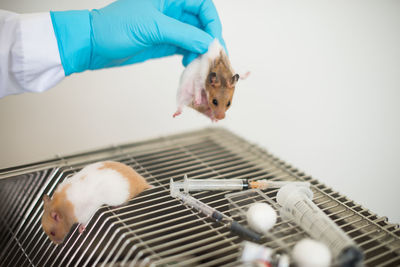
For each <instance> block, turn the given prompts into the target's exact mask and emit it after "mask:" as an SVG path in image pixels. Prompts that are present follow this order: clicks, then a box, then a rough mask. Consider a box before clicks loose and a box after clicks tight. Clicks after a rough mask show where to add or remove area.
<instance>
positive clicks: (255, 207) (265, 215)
mask: <svg viewBox="0 0 400 267" xmlns="http://www.w3.org/2000/svg"><path fill="white" fill-rule="evenodd" d="M246 216H247V222H248V223H249V226H250V228H252V229H253V230H254V231H256V232H259V233H266V232H268V230H269V229H271V228H272V227H273V226H274V224H275V223H276V217H277V216H276V212H275V210H274V209H273V208H272V207H271V206H270V205H268V204H267V203H262V202H259V203H254V204H252V205H251V206H250V208H249V209H248V210H247V214H246Z"/></svg>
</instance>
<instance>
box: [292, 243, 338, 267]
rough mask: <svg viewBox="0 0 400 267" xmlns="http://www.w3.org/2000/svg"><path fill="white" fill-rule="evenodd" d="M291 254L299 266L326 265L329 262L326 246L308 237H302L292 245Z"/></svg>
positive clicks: (328, 252)
mask: <svg viewBox="0 0 400 267" xmlns="http://www.w3.org/2000/svg"><path fill="white" fill-rule="evenodd" d="M292 256H293V259H294V261H295V262H296V263H297V265H298V266H299V267H327V266H329V265H330V262H331V252H330V251H329V249H328V247H327V246H326V245H325V244H323V243H321V242H318V241H315V240H312V239H309V238H305V239H302V240H301V241H300V242H298V243H297V244H296V245H295V246H294V248H293V251H292Z"/></svg>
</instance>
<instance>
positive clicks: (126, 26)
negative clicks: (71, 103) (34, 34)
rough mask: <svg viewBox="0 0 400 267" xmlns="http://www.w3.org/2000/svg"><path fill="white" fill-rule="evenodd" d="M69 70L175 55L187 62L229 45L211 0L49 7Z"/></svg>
mask: <svg viewBox="0 0 400 267" xmlns="http://www.w3.org/2000/svg"><path fill="white" fill-rule="evenodd" d="M51 19H52V22H53V28H54V32H55V35H56V38H57V43H58V48H59V51H60V57H61V63H62V65H63V67H64V71H65V75H70V74H71V73H75V72H82V71H84V70H87V69H91V70H95V69H100V68H108V67H115V66H122V65H127V64H133V63H137V62H143V61H145V60H148V59H152V58H160V57H165V56H170V55H174V54H181V55H183V60H182V63H183V65H185V66H186V65H187V64H189V63H190V62H191V61H192V60H193V59H195V58H196V57H197V56H198V55H199V54H203V53H205V52H206V51H207V49H208V46H209V44H210V43H211V42H212V40H213V39H214V38H218V39H219V41H220V43H221V44H223V45H224V46H225V43H224V40H223V38H222V28H221V23H220V20H219V18H218V14H217V10H216V9H215V6H214V4H213V3H212V1H211V0H202V1H199V0H188V1H184V0H118V1H116V2H113V3H111V4H110V5H108V6H106V7H104V8H101V9H94V10H92V11H89V10H75V11H58V12H57V11H56V12H51Z"/></svg>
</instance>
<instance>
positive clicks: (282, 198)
mask: <svg viewBox="0 0 400 267" xmlns="http://www.w3.org/2000/svg"><path fill="white" fill-rule="evenodd" d="M295 194H296V195H299V197H303V196H306V197H308V198H309V199H312V198H313V192H312V191H311V189H310V188H309V187H307V186H299V185H295V184H287V185H285V186H282V188H281V189H279V191H278V194H277V195H276V200H277V201H278V203H279V205H281V206H285V205H286V202H287V201H288V199H289V197H290V196H293V195H295Z"/></svg>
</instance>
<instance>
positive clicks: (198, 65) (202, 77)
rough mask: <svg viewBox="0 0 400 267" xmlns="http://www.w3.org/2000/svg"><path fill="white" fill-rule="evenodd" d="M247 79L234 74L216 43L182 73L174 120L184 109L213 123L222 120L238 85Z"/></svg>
mask: <svg viewBox="0 0 400 267" xmlns="http://www.w3.org/2000/svg"><path fill="white" fill-rule="evenodd" d="M248 75H249V72H247V73H246V74H245V75H244V76H242V77H240V76H239V74H235V72H234V71H233V69H232V67H231V63H230V61H229V58H228V56H227V55H226V53H225V50H224V48H223V47H222V46H221V44H220V43H219V42H218V40H217V39H215V40H214V41H213V42H212V43H211V45H210V46H209V48H208V51H207V52H206V53H205V54H203V55H201V56H200V57H198V58H196V59H195V60H193V61H192V62H191V63H190V64H189V65H188V66H187V67H186V69H185V70H184V71H183V73H182V76H181V79H180V84H179V88H178V94H177V106H178V107H177V111H176V112H175V114H174V115H173V117H176V116H178V115H180V114H181V113H182V109H183V106H189V107H191V108H193V109H195V110H197V111H198V112H200V113H203V114H204V115H206V116H207V117H209V118H210V119H211V120H212V121H218V120H222V119H223V118H225V112H226V111H227V110H228V109H229V108H230V106H231V104H232V98H233V93H234V91H235V86H236V83H237V81H238V80H239V78H241V79H245V78H247V76H248Z"/></svg>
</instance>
